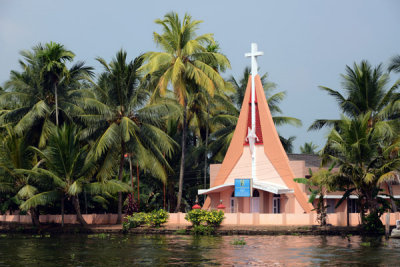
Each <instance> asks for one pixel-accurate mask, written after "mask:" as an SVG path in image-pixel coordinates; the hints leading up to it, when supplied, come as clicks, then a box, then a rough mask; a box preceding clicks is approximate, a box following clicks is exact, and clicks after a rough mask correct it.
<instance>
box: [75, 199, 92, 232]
mask: <svg viewBox="0 0 400 267" xmlns="http://www.w3.org/2000/svg"><path fill="white" fill-rule="evenodd" d="M72 203H73V204H74V208H75V212H76V217H77V219H78V221H79V222H80V224H81V225H82V226H83V227H87V226H88V224H87V223H86V221H85V219H84V218H83V216H82V214H81V207H80V205H79V198H78V196H73V197H72Z"/></svg>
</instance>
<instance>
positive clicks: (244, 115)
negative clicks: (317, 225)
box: [204, 75, 313, 212]
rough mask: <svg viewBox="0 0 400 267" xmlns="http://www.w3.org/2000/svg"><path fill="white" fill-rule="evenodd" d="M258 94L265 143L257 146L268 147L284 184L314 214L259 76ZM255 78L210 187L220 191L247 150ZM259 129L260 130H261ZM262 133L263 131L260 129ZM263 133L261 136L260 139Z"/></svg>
mask: <svg viewBox="0 0 400 267" xmlns="http://www.w3.org/2000/svg"><path fill="white" fill-rule="evenodd" d="M254 80H255V93H256V97H255V100H257V106H256V107H257V108H256V109H257V111H258V112H256V115H257V116H256V128H259V127H261V129H260V130H261V137H262V139H260V140H261V142H259V143H256V145H263V146H264V154H265V156H266V157H267V158H268V160H269V161H270V162H271V164H272V166H273V167H274V169H275V170H276V172H277V173H278V175H279V177H280V179H281V180H282V182H283V184H285V185H286V186H287V187H288V188H290V189H293V191H294V195H295V198H296V200H297V201H298V203H299V204H300V206H301V207H302V208H303V209H304V211H305V212H310V211H311V210H312V208H313V207H312V205H311V204H310V203H308V201H307V197H306V194H305V193H304V192H303V191H302V190H301V189H300V187H299V185H298V184H297V183H296V182H294V181H293V179H294V178H295V176H294V174H293V171H292V170H291V168H290V166H289V159H288V157H287V155H286V152H285V150H284V149H283V147H282V144H281V142H280V139H279V135H278V133H277V131H276V128H275V125H274V122H273V120H272V115H271V112H270V110H269V107H268V103H267V100H266V97H265V94H264V89H263V87H262V83H261V79H260V76H259V75H256V76H255V79H254ZM250 92H251V75H250V76H249V81H248V83H247V88H246V92H245V96H244V99H243V104H242V109H241V111H240V115H239V119H238V123H237V125H236V128H235V132H234V134H233V137H232V141H231V143H230V145H229V148H228V151H227V153H226V155H225V158H224V161H223V162H222V166H221V168H220V170H219V172H218V174H217V177H216V178H215V180H214V183H213V184H212V185H211V186H210V187H216V186H220V185H223V184H224V183H227V182H228V181H227V178H228V176H229V174H230V173H231V172H232V170H233V169H234V168H235V166H236V164H237V163H238V161H239V160H240V158H241V156H242V154H243V150H244V147H245V146H246V142H245V139H246V136H247V129H248V123H249V122H248V120H250V116H249V113H250V105H249V101H250V95H251V93H250ZM257 126H258V127H257ZM257 130H259V129H257ZM259 135H260V133H258V134H257V136H259ZM209 205H210V199H209V198H207V200H206V202H205V203H204V208H208V207H209Z"/></svg>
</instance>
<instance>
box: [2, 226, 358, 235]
mask: <svg viewBox="0 0 400 267" xmlns="http://www.w3.org/2000/svg"><path fill="white" fill-rule="evenodd" d="M0 233H3V234H7V233H26V234H47V233H49V234H78V233H88V234H92V233H115V234H119V233H124V232H123V229H122V225H90V226H88V227H86V228H84V227H81V226H80V225H74V224H67V225H65V226H64V227H61V226H60V225H59V224H43V225H41V226H40V227H33V226H31V225H26V224H16V223H2V224H1V225H0ZM128 233H131V234H159V235H166V234H190V226H183V225H179V224H176V225H174V224H168V225H166V226H163V227H160V228H151V227H146V226H143V227H138V228H134V229H130V230H129V232H128ZM216 234H217V235H336V236H346V235H361V234H362V231H361V228H360V227H358V226H357V227H355V226H351V227H343V226H324V227H320V226H308V225H307V226H288V225H285V226H279V225H276V226H255V225H240V226H228V225H223V226H221V227H219V228H218V229H217V231H216Z"/></svg>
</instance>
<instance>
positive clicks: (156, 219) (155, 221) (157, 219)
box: [146, 209, 169, 227]
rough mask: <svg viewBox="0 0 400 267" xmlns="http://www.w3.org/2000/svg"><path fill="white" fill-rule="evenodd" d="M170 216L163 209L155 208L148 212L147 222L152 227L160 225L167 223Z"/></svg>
mask: <svg viewBox="0 0 400 267" xmlns="http://www.w3.org/2000/svg"><path fill="white" fill-rule="evenodd" d="M168 218H169V213H168V212H166V211H165V210H163V209H160V210H153V211H152V212H149V213H147V214H146V224H147V225H149V226H151V227H160V226H161V225H162V224H164V223H166V222H167V221H168Z"/></svg>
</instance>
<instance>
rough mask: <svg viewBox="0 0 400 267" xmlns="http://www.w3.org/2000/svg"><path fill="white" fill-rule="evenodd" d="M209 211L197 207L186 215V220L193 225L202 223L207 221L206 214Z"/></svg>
mask: <svg viewBox="0 0 400 267" xmlns="http://www.w3.org/2000/svg"><path fill="white" fill-rule="evenodd" d="M206 213H207V211H206V210H201V209H195V210H191V211H189V212H188V213H187V214H186V216H185V220H186V221H188V222H191V223H192V225H193V226H197V225H200V224H201V223H202V222H203V223H204V222H205V215H206Z"/></svg>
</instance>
